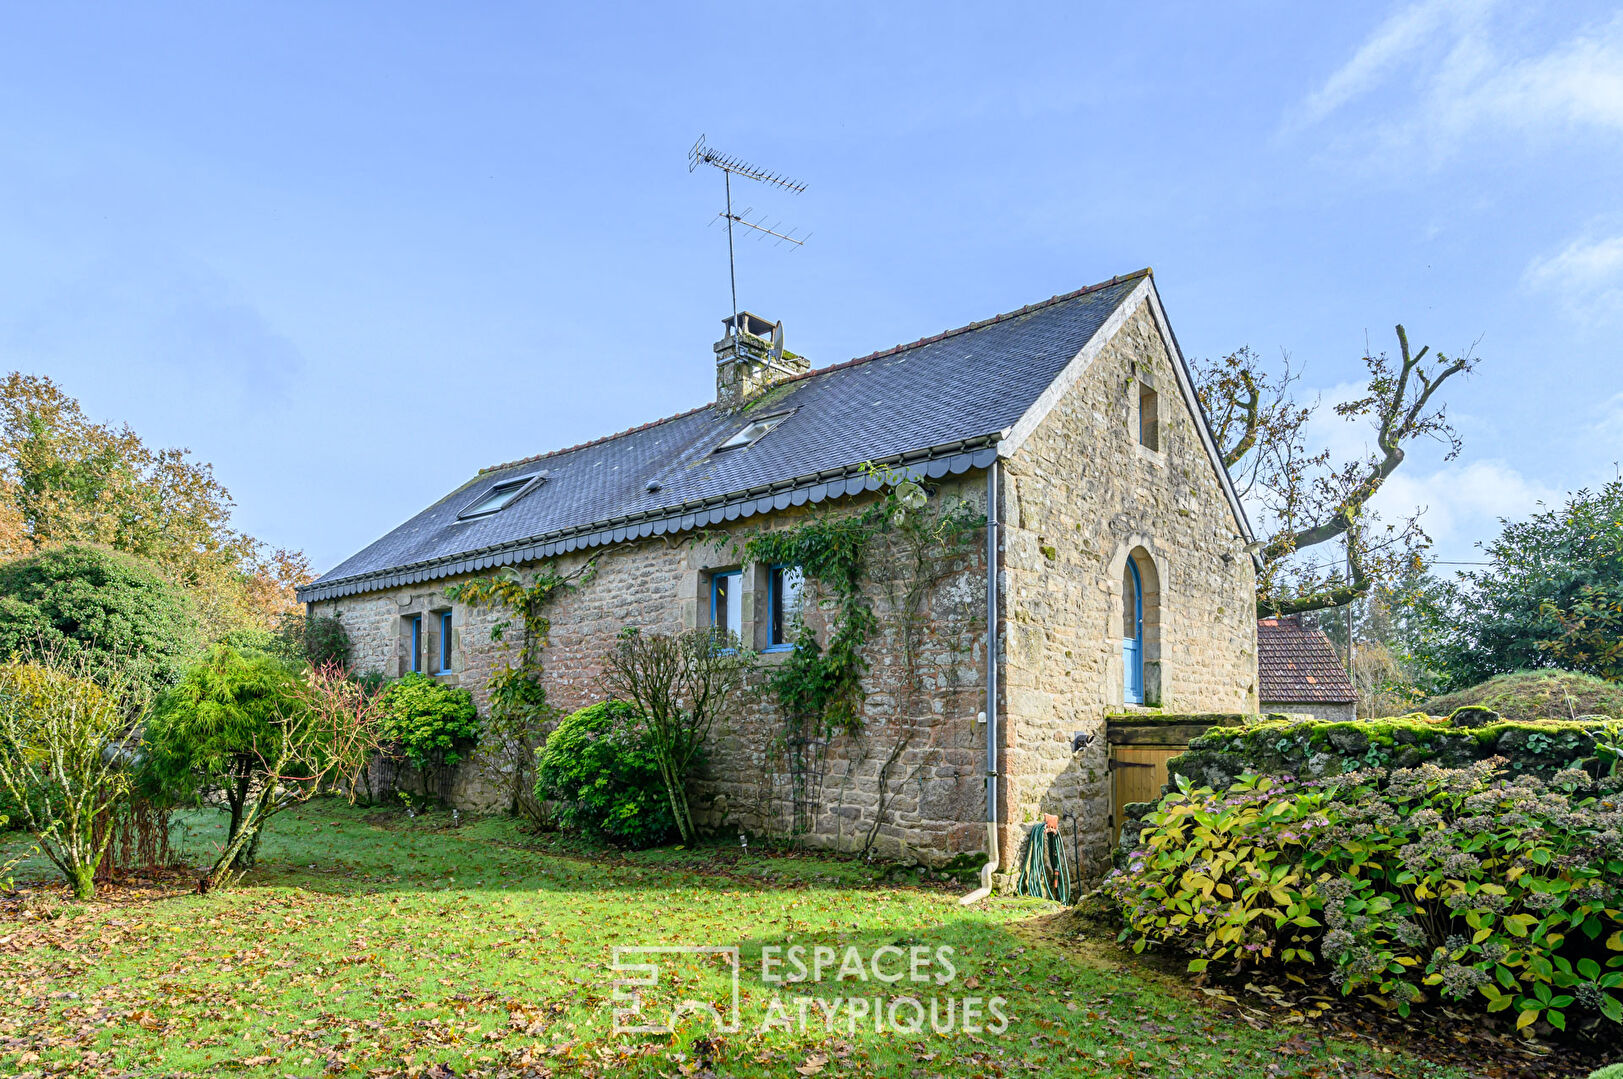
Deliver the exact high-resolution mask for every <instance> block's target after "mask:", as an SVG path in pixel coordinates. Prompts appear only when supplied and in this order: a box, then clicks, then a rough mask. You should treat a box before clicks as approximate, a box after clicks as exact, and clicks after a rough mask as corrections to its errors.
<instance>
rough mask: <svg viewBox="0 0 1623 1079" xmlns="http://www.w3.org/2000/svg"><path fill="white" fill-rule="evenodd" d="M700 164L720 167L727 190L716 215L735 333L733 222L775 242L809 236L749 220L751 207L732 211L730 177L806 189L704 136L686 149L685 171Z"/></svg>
mask: <svg viewBox="0 0 1623 1079" xmlns="http://www.w3.org/2000/svg"><path fill="white" fill-rule="evenodd" d="M700 165H713V166H715V167H716V168H718V169H720V170H721V175H722V179H723V184H724V186H725V188H726V191H727V208H726V209H725V210H723V211H722V212H721V213H720V214H719V215H718V216H720V217H722V218H724V219H726V221H727V279H728V281H729V282H730V283H731V285H732V289H733V321H732V323H731V325H732V332H733V333H735V334H736V333H738V262H737V258H736V257H735V256H734V254H733V225H735V224H738V225H744V226H746V227H748V228H752V229H754V230H755V231H756V232H757V233H759V234H760V235H758V236H757V237H756V239H762V238H764V237H766V236H774V237H776V238H777V241H778V245H782V244H783V243H785V242H788V243H791V244H794V245H795V246H796V247H800V246H801V245H803V244H804V243H805V242H806V241H807V240H809V239H811V234H810V233H807V234H806V235H805V236H801V237H796V236H795V230H794V229H790V230H788V231H787V232H784V231H782V229H783V225H782V223H781V222H777V221H774V222H773V223H772V224H771V225H767V224H764V223H763V222H764V221H765V220H766V217H765V215H764V214H763V215H761V216H760V217H758V218H757V219H755V220H753V221H752V220H750V215H751V214H753V213H754V210H753V209H752V208H746V209H745V210H744V212H743V213H734V212H733V176H734V174H737V175H739V176H742V177H744V178H745V179H748V180H758V181H759V182H761V183H763V184H767V185H770V186H772V187H781V188H783V189H784V190H785V191H787V192H789V193H790V194H792V195H798V194H800V193H801V192H802V191H804V190H806V185H805V184H803V183H800V182H798V181H796V180H791V179H789V177H787V176H784V175H783V174H782V173H777V172H769V171H768V170H766V169H762V168H757V167H756V166H754V165H751V164H750V163H749V162H747V161H741V160H739V159H738V158H736V157H733V156H732V155H730V154H724V153H722V152H721V151H720V150H717V149H716V148H715V147H713V146H706V145H705V141H704V136H703V135H700V136H699V140H698V141H697V142H695V143H694V144H693V148H692V149H690V150H689V151H688V171H689V172H692V171H693V170H694V169H696V168H698V167H699V166H700Z"/></svg>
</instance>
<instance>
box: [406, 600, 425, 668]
mask: <svg viewBox="0 0 1623 1079" xmlns="http://www.w3.org/2000/svg"><path fill="white" fill-rule="evenodd" d="M405 636H406V647H407V648H409V649H410V651H409V652H407V653H406V671H407V673H409V674H416V673H419V672H421V671H422V669H423V616H422V615H420V614H414V615H410V616H409V617H407V619H406V633H405Z"/></svg>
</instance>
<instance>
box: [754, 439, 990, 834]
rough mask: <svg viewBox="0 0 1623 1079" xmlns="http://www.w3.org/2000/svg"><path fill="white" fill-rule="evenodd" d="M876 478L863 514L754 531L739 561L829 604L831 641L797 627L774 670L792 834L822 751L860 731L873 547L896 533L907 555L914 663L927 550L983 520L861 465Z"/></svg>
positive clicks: (804, 824)
mask: <svg viewBox="0 0 1623 1079" xmlns="http://www.w3.org/2000/svg"><path fill="white" fill-rule="evenodd" d="M863 468H864V471H866V472H867V473H868V474H869V475H871V476H877V477H878V478H879V481H880V485H881V486H880V490H881V491H883V492H884V493H883V496H882V497H881V498H880V499H879V500H878V501H877V502H874V503H872V504H871V505H869V506H867V507H866V508H864V509H863V510H862V511H861V512H860V513H855V514H845V515H835V514H832V513H828V514H820V515H817V516H814V517H812V518H811V519H809V520H807V521H805V522H803V523H801V524H798V525H794V526H792V527H788V528H777V529H773V530H771V531H767V532H759V533H756V534H755V535H753V536H751V537H750V538H749V539H748V540H747V541H746V542H745V543H744V548H743V556H744V558H745V560H747V561H750V562H755V563H765V564H768V565H775V564H783V565H792V566H797V567H799V569H800V571H801V573H802V574H803V576H804V578H805V579H806V580H807V581H808V582H809V583H814V584H815V585H816V586H817V587H819V588H821V589H823V590H826V591H827V592H828V593H829V594H830V595H831V598H832V599H833V601H834V610H833V616H832V618H831V619H830V620H829V625H828V634H827V643H826V645H824V644H820V643H819V642H818V640H817V636H816V634H814V633H813V632H812V631H811V629H810V628H809V627H808V626H806V624H805V623H804V622H802V623H801V624H800V627H799V629H798V632H797V633H796V640H795V647H794V650H793V651H792V652H791V653H790V654H789V657H788V659H787V660H786V661H785V662H784V664H783V665H782V666H781V667H779V668H778V670H777V672H776V673H775V674H774V676H773V678H772V681H771V684H770V688H771V690H772V692H773V694H774V695H775V696H776V698H777V703H778V708H779V715H780V718H781V721H782V725H783V743H784V745H783V747H782V748H784V749H785V750H787V752H788V755H789V765H790V774H791V782H792V784H793V785H794V788H795V789H794V801H795V809H794V813H793V816H794V823H793V825H792V830H793V831H794V832H797V833H798V832H800V831H804V830H807V829H809V828H810V826H811V824H812V823H813V820H812V819H811V818H814V817H815V813H816V806H815V803H816V801H817V795H816V793H815V791H814V790H812V788H814V787H817V786H820V777H821V767H820V762H821V760H822V751H823V749H824V748H825V747H826V745H827V743H828V741H829V740H830V739H832V738H834V737H835V736H837V735H840V734H849V735H856V734H860V733H861V730H862V705H863V696H864V694H863V690H862V677H863V675H864V674H865V673H866V672H867V670H868V659H867V656H866V655H865V649H866V646H867V644H868V641H869V639H870V637H872V635H873V633H874V631H875V630H876V629H877V628H878V627H879V619H878V616H876V615H875V614H874V611H873V607H872V605H871V604H870V603H869V601H868V599H867V597H866V595H865V593H864V589H863V584H864V582H865V581H866V580H867V577H868V570H869V564H868V560H869V558H870V556H871V553H872V549H873V546H874V544H875V542H876V541H879V540H881V539H883V538H885V537H887V536H890V535H893V534H894V535H897V536H899V537H900V538H901V539H902V540H903V543H904V546H905V547H906V548H907V549H908V550H909V551H910V552H911V554H912V557H911V559H910V561H911V563H912V565H910V566H909V567H908V569H909V570H911V571H912V572H911V574H910V579H911V582H912V587H910V588H909V590H908V595H907V598H906V601H905V602H904V604H903V606H904V607H905V608H906V609H905V610H904V612H903V617H904V625H903V650H904V653H905V654H906V655H905V658H906V660H907V662H908V664H909V669H910V670H911V667H912V665H913V663H912V661H913V652H914V648H913V637H914V632H913V631H914V625H913V623H914V621H915V620H916V614H917V608H918V604H919V602H920V601H921V599H922V595H923V592H924V590H925V589H927V588H928V586H929V584H930V583H931V582H932V581H933V580H934V579H935V577H934V576H932V575H931V574H929V573H928V572H927V570H926V563H927V561H928V559H929V552H931V551H933V550H937V549H938V548H939V547H940V546H941V545H945V546H947V547H948V548H949V549H950V548H957V547H960V546H962V544H963V543H964V541H965V539H966V537H967V536H968V534H969V533H971V532H972V531H973V530H975V529H977V528H979V527H980V526H981V525H982V524H983V523H984V522H985V517H984V515H982V514H979V513H976V512H975V511H974V509H973V507H971V506H970V505H969V504H968V503H965V502H962V501H959V502H956V503H954V504H953V505H951V506H949V507H945V508H943V509H941V510H939V511H937V512H934V513H929V512H925V510H926V507H927V505H928V504H929V492H927V491H926V490H925V488H924V487H923V486H922V485H921V484H920V483H918V482H917V481H916V480H911V479H908V478H906V477H904V476H902V475H901V474H899V473H897V472H894V471H892V470H890V469H888V468H884V467H882V466H875V465H872V464H868V465H864V466H863Z"/></svg>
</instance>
